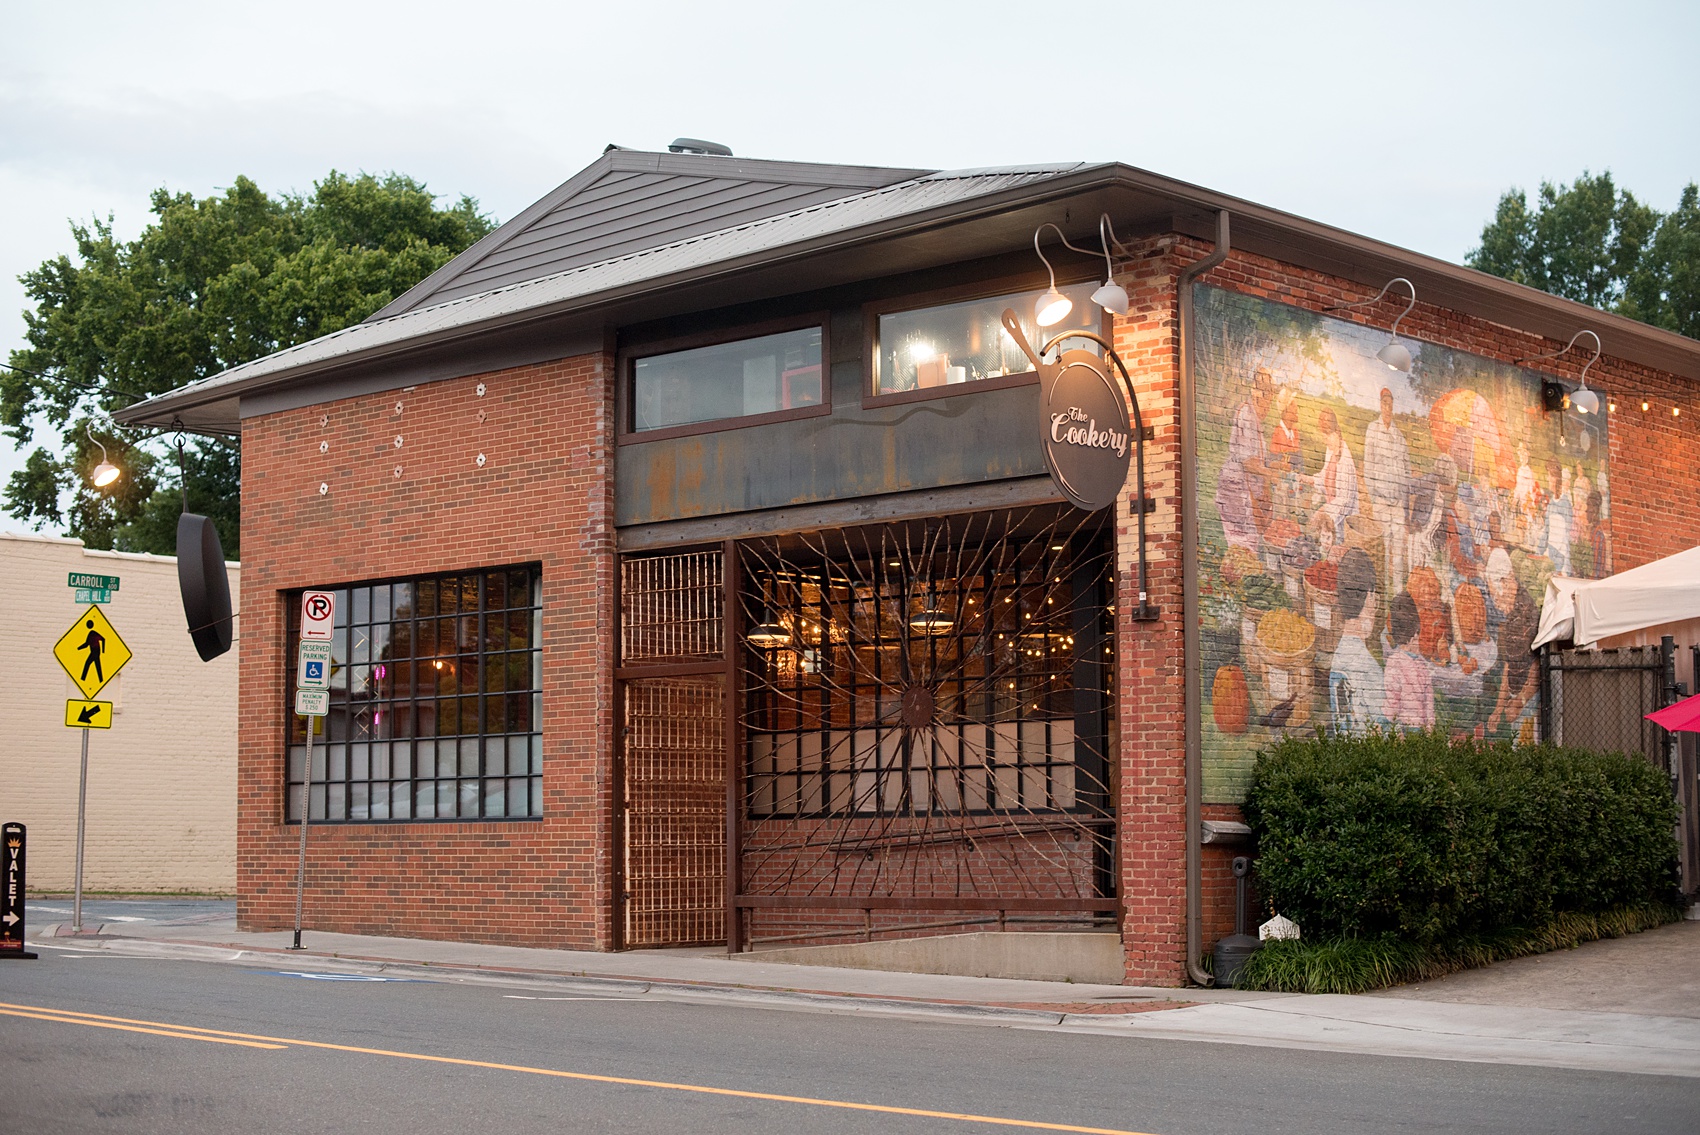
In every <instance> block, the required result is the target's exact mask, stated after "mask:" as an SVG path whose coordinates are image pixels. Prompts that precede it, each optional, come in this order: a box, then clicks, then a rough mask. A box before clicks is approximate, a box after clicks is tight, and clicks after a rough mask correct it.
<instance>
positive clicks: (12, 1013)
mask: <svg viewBox="0 0 1700 1135" xmlns="http://www.w3.org/2000/svg"><path fill="white" fill-rule="evenodd" d="M50 1013H51V1014H53V1015H49V1013H20V1012H18V1011H17V1010H15V1009H9V1008H8V1009H0V1016H6V1017H28V1018H29V1019H31V1020H34V1021H57V1022H58V1023H60V1024H62V1025H92V1026H93V1027H95V1028H100V1029H122V1030H123V1031H124V1032H127V1033H148V1034H149V1035H151V1036H171V1037H176V1038H177V1039H179V1040H205V1041H211V1042H212V1043H214V1044H239V1045H241V1046H242V1047H243V1048H288V1047H289V1046H288V1045H285V1044H261V1043H259V1042H257V1041H252V1040H234V1039H231V1038H229V1037H222V1036H198V1035H196V1034H195V1033H188V1032H174V1031H171V1030H170V1029H144V1028H138V1027H137V1026H135V1025H120V1024H116V1023H114V1022H111V1021H91V1020H87V1019H85V1018H82V1017H67V1016H63V1015H59V1011H58V1010H50Z"/></svg>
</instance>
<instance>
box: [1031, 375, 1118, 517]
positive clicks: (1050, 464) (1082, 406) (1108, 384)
mask: <svg viewBox="0 0 1700 1135" xmlns="http://www.w3.org/2000/svg"><path fill="white" fill-rule="evenodd" d="M1039 383H1040V387H1039V388H1040V397H1039V429H1040V430H1041V432H1042V435H1043V437H1042V440H1043V442H1044V447H1045V466H1046V468H1048V469H1050V471H1051V480H1053V481H1055V482H1056V484H1057V487H1058V488H1059V489H1061V490H1062V491H1063V495H1064V496H1066V497H1068V499H1069V500H1070V502H1072V503H1073V504H1074V506H1075V507H1076V508H1082V509H1085V510H1086V511H1087V512H1097V511H1098V510H1099V509H1101V508H1107V507H1109V506H1110V505H1112V504H1114V503H1115V502H1116V497H1117V496H1119V495H1120V494H1121V491H1122V486H1123V485H1125V484H1127V467H1128V462H1129V461H1130V460H1131V459H1132V457H1133V429H1132V427H1131V426H1129V424H1128V417H1127V403H1126V402H1124V401H1123V400H1122V395H1121V391H1120V390H1118V389H1117V388H1116V385H1115V384H1114V383H1113V382H1112V381H1111V380H1110V376H1109V375H1107V374H1105V373H1104V360H1103V359H1101V358H1099V357H1098V356H1097V355H1095V354H1093V353H1092V352H1090V351H1064V352H1063V355H1062V358H1061V359H1060V360H1059V362H1058V364H1057V366H1056V373H1055V375H1054V376H1053V375H1042V376H1041V377H1040V380H1039Z"/></svg>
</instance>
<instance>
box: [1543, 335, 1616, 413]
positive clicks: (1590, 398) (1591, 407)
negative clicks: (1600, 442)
mask: <svg viewBox="0 0 1700 1135" xmlns="http://www.w3.org/2000/svg"><path fill="white" fill-rule="evenodd" d="M1584 335H1587V336H1588V337H1589V338H1591V339H1593V340H1594V357H1593V358H1591V359H1589V360H1588V361H1587V362H1586V363H1585V364H1583V367H1582V373H1581V374H1580V375H1578V376H1577V381H1578V383H1579V384H1580V385H1578V386H1577V387H1576V389H1575V390H1574V391H1572V392H1571V394H1570V408H1571V409H1572V410H1575V411H1576V412H1577V413H1578V414H1597V413H1599V412H1600V396H1599V394H1598V393H1596V392H1595V391H1592V390H1589V389H1588V371H1589V369H1590V368H1592V367H1593V365H1594V364H1595V363H1597V362H1599V361H1600V354H1601V353H1602V351H1603V350H1604V347H1603V345H1602V344H1601V343H1600V337H1599V336H1598V335H1597V334H1595V333H1594V332H1593V331H1590V330H1589V329H1588V328H1586V327H1584V328H1582V330H1580V331H1578V332H1576V334H1574V335H1572V336H1571V337H1570V342H1568V343H1566V344H1565V345H1564V346H1562V347H1560V348H1559V349H1558V350H1556V351H1552V352H1550V353H1548V354H1545V355H1532V356H1530V357H1529V358H1526V359H1518V360H1517V361H1518V362H1519V363H1534V362H1540V361H1541V360H1542V359H1556V358H1558V357H1559V356H1560V355H1564V354H1567V353H1568V352H1569V351H1570V348H1572V347H1574V346H1575V345H1576V340H1578V339H1580V338H1581V337H1582V336H1584ZM1641 409H1642V410H1643V411H1645V410H1646V409H1647V403H1646V402H1645V401H1643V402H1642V403H1641Z"/></svg>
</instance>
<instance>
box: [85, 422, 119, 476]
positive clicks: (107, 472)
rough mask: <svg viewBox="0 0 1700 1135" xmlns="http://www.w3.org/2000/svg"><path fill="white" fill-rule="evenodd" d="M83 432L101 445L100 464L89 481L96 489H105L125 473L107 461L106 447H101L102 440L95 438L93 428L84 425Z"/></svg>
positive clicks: (91, 474)
mask: <svg viewBox="0 0 1700 1135" xmlns="http://www.w3.org/2000/svg"><path fill="white" fill-rule="evenodd" d="M83 432H84V433H86V434H88V436H89V440H90V441H92V442H94V443H95V444H96V445H100V464H99V465H96V466H95V467H94V472H92V473H90V474H89V481H90V482H91V483H93V485H94V487H95V488H97V489H104V488H106V487H107V486H108V485H111V484H113V483H115V482H116V481H117V480H118V478H120V477H122V476H123V475H124V471H123V470H122V469H120V468H118V466H116V465H114V464H113V463H112V462H111V461H110V460H108V459H107V456H106V446H104V445H101V444H100V439H99V438H97V437H95V436H94V428H93V427H92V426H89V425H84V426H83Z"/></svg>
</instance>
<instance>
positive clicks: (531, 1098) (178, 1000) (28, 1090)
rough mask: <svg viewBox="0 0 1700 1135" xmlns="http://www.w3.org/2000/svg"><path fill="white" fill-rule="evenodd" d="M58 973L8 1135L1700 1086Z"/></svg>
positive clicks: (1276, 1123) (208, 965)
mask: <svg viewBox="0 0 1700 1135" xmlns="http://www.w3.org/2000/svg"><path fill="white" fill-rule="evenodd" d="M32 905H33V904H32ZM103 913H105V914H106V916H107V917H108V918H110V917H111V915H112V913H114V911H113V910H103ZM183 917H196V915H195V914H193V913H190V914H187V915H184V916H183ZM72 945H74V944H72ZM42 954H43V956H42V958H41V959H40V960H39V961H34V962H8V963H5V964H0V1131H4V1132H8V1133H9V1132H20V1133H21V1132H30V1131H54V1132H126V1133H129V1132H138V1133H147V1132H249V1131H252V1132H260V1131H265V1132H272V1131H290V1132H348V1131H361V1132H396V1133H398V1135H399V1133H405V1135H420V1133H423V1132H452V1131H462V1130H468V1129H492V1128H493V1129H496V1130H501V1131H504V1132H516V1133H517V1132H531V1131H539V1132H542V1131H548V1132H551V1133H558V1132H648V1131H689V1132H693V1133H694V1132H705V1133H719V1132H726V1133H733V1132H736V1133H739V1135H748V1133H763V1132H776V1133H777V1132H798V1131H803V1132H811V1133H812V1132H840V1131H843V1132H850V1131H855V1132H868V1131H878V1132H953V1131H963V1132H992V1131H999V1130H1002V1131H1015V1130H1024V1129H1025V1130H1036V1129H1037V1130H1053V1131H1054V1130H1062V1131H1071V1130H1072V1131H1081V1130H1096V1131H1106V1130H1108V1131H1121V1132H1127V1131H1133V1132H1147V1133H1152V1135H1194V1133H1197V1135H1205V1133H1215V1132H1224V1133H1225V1132H1306V1133H1326V1132H1364V1131H1377V1132H1403V1131H1435V1130H1446V1131H1457V1132H1476V1131H1482V1132H1488V1131H1495V1132H1498V1131H1531V1132H1532V1131H1540V1132H1549V1131H1550V1132H1589V1131H1601V1132H1606V1131H1610V1132H1614V1133H1617V1132H1623V1133H1630V1132H1689V1131H1692V1130H1694V1129H1695V1127H1696V1116H1700V1080H1695V1079H1692V1078H1685V1079H1677V1078H1667V1077H1659V1076H1645V1075H1627V1074H1612V1073H1597V1072H1578V1071H1575V1070H1558V1069H1545V1068H1535V1067H1526V1066H1515V1065H1498V1064H1480V1063H1462V1062H1453V1061H1438V1060H1418V1059H1402V1058H1390V1057H1374V1056H1356V1055H1345V1054H1335V1053H1319V1052H1314V1051H1296V1050H1286V1049H1279V1048H1266V1047H1265V1048H1251V1047H1240V1046H1234V1045H1220V1044H1212V1045H1200V1044H1196V1043H1188V1042H1184V1041H1163V1040H1150V1039H1143V1038H1124V1037H1115V1036H1088V1035H1076V1034H1068V1033H1056V1032H1037V1031H1029V1030H1022V1029H1015V1028H1007V1027H994V1026H991V1025H983V1024H982V1025H976V1024H971V1023H960V1022H957V1021H933V1020H906V1019H901V1018H890V1017H869V1016H862V1015H852V1014H846V1013H839V1012H831V1011H810V1012H802V1011H787V1010H780V1009H772V1008H759V1007H743V1006H728V1005H724V1004H702V1003H693V1002H691V1001H689V1000H688V999H667V998H662V997H656V996H653V995H643V996H619V995H617V994H610V995H597V996H585V995H582V994H568V993H563V992H561V991H560V989H559V988H558V987H554V986H551V985H549V984H548V983H540V982H536V981H528V980H525V979H524V978H518V977H516V978H514V979H512V980H498V979H491V978H489V977H482V978H479V979H477V980H470V979H466V978H462V977H458V976H456V977H445V979H444V980H437V981H431V980H395V979H389V980H375V979H374V978H373V976H372V975H370V974H351V973H338V972H333V971H330V970H328V969H327V967H326V966H325V962H324V960H323V959H308V958H303V959H302V962H303V964H302V966H301V967H300V968H299V969H298V970H297V969H294V968H293V967H289V966H280V965H279V962H278V960H277V958H276V956H275V955H273V956H269V957H266V958H264V959H260V960H259V961H257V962H255V963H252V964H250V963H247V962H244V961H242V960H237V961H236V962H226V963H221V962H212V961H201V960H179V959H157V958H137V957H129V956H124V955H123V954H122V953H118V952H112V951H96V952H79V951H75V950H74V949H72V950H66V949H53V948H47V949H43V950H42ZM304 975H317V976H304Z"/></svg>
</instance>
